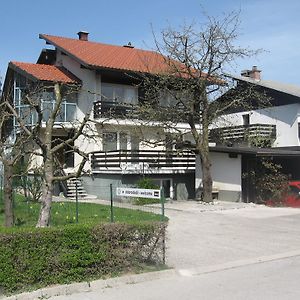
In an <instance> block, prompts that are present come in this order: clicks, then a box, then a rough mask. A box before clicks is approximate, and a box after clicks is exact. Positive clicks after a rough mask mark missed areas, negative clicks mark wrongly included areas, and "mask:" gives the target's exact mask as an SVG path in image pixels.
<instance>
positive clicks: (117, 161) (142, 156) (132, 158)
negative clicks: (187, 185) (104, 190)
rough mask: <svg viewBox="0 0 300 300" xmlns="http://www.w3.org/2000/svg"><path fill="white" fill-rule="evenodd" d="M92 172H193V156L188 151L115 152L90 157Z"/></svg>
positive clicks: (100, 152) (102, 152) (100, 153)
mask: <svg viewBox="0 0 300 300" xmlns="http://www.w3.org/2000/svg"><path fill="white" fill-rule="evenodd" d="M91 162H92V170H93V171H119V172H122V173H141V174H143V173H155V172H158V171H160V170H170V171H176V170H178V171H179V170H194V169H195V154H193V153H192V152H190V151H180V152H176V151H164V150H116V151H106V152H105V151H97V152H94V153H92V155H91Z"/></svg>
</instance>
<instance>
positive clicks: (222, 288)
mask: <svg viewBox="0 0 300 300" xmlns="http://www.w3.org/2000/svg"><path fill="white" fill-rule="evenodd" d="M299 278H300V257H299V256H297V257H292V258H288V259H282V260H276V261H270V262H266V263H260V264H253V265H247V266H242V267H239V268H234V269H228V270H223V271H218V272H211V273H206V274H200V275H195V276H191V277H185V276H176V275H175V276H171V277H169V278H163V279H157V280H153V281H150V282H149V281H147V282H142V283H137V284H126V285H125V284H124V285H120V286H117V287H113V288H109V287H107V288H105V289H101V290H98V291H93V292H89V293H81V294H75V295H71V296H59V297H54V298H51V299H53V300H66V299H68V300H69V299H72V300H99V299H105V300H122V299H130V300H141V299H142V300H158V299H164V300H194V299H195V300H196V299H197V300H199V299H201V300H218V299H220V300H227V299H228V300H233V299H234V300H239V299H241V300H281V299H284V300H296V299H300V288H299Z"/></svg>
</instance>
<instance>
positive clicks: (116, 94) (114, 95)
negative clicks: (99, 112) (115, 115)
mask: <svg viewBox="0 0 300 300" xmlns="http://www.w3.org/2000/svg"><path fill="white" fill-rule="evenodd" d="M101 98H102V100H104V101H107V102H122V103H129V104H137V103H138V89H137V88H136V87H133V86H130V85H121V84H112V83H102V84H101Z"/></svg>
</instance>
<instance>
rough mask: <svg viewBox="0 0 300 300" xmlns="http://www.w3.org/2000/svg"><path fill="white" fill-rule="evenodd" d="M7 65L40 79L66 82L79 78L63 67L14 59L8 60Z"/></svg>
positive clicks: (76, 80) (72, 81)
mask: <svg viewBox="0 0 300 300" xmlns="http://www.w3.org/2000/svg"><path fill="white" fill-rule="evenodd" d="M9 67H11V68H13V69H15V70H17V71H18V70H21V71H23V72H25V73H27V74H29V75H30V76H32V77H34V78H35V79H37V80H41V81H51V82H60V83H66V84H76V83H80V80H79V79H78V78H77V77H76V76H75V75H73V74H72V73H71V72H69V71H68V70H66V69H65V68H63V67H57V66H52V65H43V64H32V63H23V62H15V61H12V62H10V63H9Z"/></svg>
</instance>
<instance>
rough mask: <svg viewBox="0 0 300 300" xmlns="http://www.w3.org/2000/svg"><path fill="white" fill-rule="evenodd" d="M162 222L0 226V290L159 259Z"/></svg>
mask: <svg viewBox="0 0 300 300" xmlns="http://www.w3.org/2000/svg"><path fill="white" fill-rule="evenodd" d="M165 227H166V225H165V223H160V222H157V223H137V224H122V223H117V224H99V225H68V226H64V227H55V228H46V229H41V228H40V229H39V228H34V229H29V228H21V229H1V230H0V291H2V292H4V293H5V294H7V293H12V292H17V291H22V290H28V289H32V288H39V287H42V286H47V285H50V284H58V283H69V282H74V281H84V280H89V279H92V278H97V277H98V278H99V277H105V276H109V275H116V274H120V273H122V272H127V271H132V270H136V268H141V267H142V266H144V265H145V264H160V263H161V262H162V237H163V234H164V231H165Z"/></svg>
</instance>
